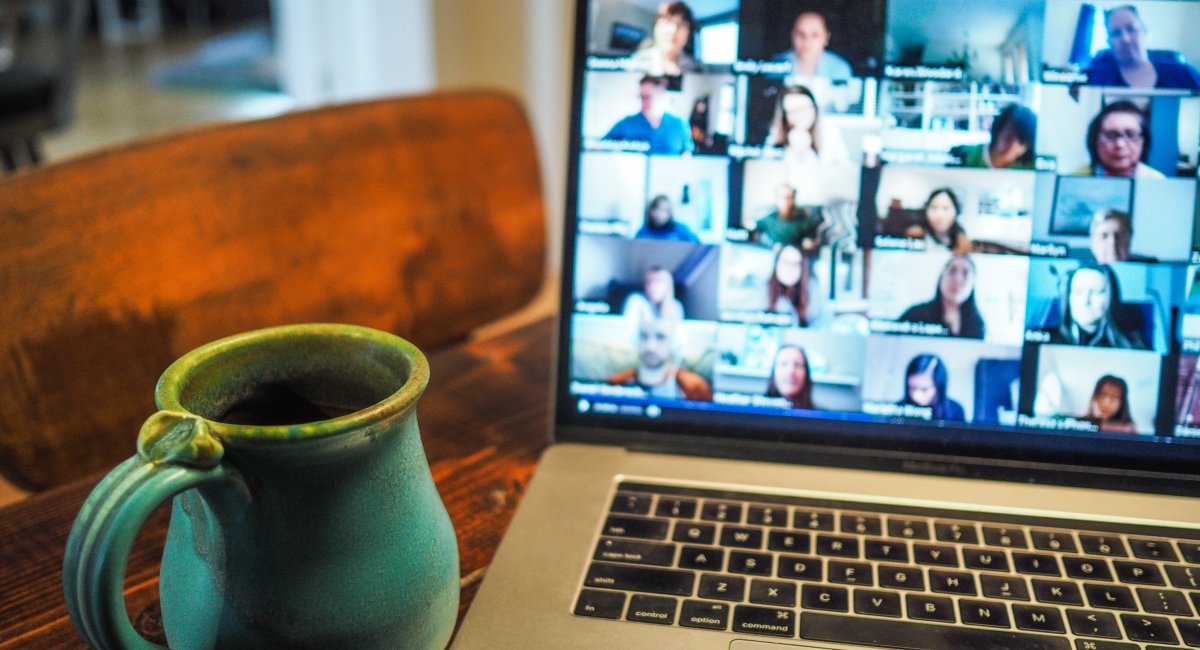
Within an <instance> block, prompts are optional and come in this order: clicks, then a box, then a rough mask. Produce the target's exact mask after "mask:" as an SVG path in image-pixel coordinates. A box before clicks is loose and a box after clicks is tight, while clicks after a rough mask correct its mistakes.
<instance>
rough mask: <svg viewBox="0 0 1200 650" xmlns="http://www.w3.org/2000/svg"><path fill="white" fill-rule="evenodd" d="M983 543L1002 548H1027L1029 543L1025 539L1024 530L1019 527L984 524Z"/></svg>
mask: <svg viewBox="0 0 1200 650" xmlns="http://www.w3.org/2000/svg"><path fill="white" fill-rule="evenodd" d="M983 543H984V544H987V545H988V546H1001V547H1004V548H1029V544H1028V543H1026V541H1025V531H1023V530H1021V529H1020V528H1002V527H999V526H984V527H983Z"/></svg>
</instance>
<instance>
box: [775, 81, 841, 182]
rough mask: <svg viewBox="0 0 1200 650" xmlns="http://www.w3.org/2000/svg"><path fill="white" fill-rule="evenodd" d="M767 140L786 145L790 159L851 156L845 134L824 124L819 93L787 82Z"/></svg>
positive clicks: (786, 156)
mask: <svg viewBox="0 0 1200 650" xmlns="http://www.w3.org/2000/svg"><path fill="white" fill-rule="evenodd" d="M767 144H768V145H769V146H772V147H781V148H783V150H784V155H783V160H784V162H787V163H793V164H797V163H801V164H808V163H815V162H821V163H835V162H845V161H847V160H849V159H850V154H849V152H848V151H847V150H846V143H845V142H843V141H842V138H841V137H840V136H839V135H838V134H837V133H836V132H834V131H829V130H825V129H823V128H822V125H821V121H820V110H819V109H818V108H817V100H816V97H815V96H814V95H813V93H812V91H811V90H809V89H808V88H807V87H805V86H784V87H783V89H781V90H780V91H779V94H778V99H777V100H776V103H775V116H774V118H772V121H771V130H770V132H769V133H768V134H767Z"/></svg>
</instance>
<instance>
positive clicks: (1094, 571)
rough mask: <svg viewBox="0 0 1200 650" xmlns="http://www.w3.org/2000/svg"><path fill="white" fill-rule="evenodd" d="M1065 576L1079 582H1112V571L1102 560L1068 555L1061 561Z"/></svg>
mask: <svg viewBox="0 0 1200 650" xmlns="http://www.w3.org/2000/svg"><path fill="white" fill-rule="evenodd" d="M1062 562H1063V567H1064V568H1065V569H1066V570H1067V576H1069V577H1071V578H1076V579H1079V580H1104V581H1107V582H1112V571H1110V570H1109V569H1108V563H1107V562H1105V561H1104V560H1095V559H1092V558H1086V557H1077V556H1074V555H1068V556H1065V557H1063V559H1062Z"/></svg>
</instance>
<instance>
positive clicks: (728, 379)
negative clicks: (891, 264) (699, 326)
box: [713, 324, 866, 413]
mask: <svg viewBox="0 0 1200 650" xmlns="http://www.w3.org/2000/svg"><path fill="white" fill-rule="evenodd" d="M865 347H866V338H865V337H862V336H854V335H846V334H839V333H836V332H828V331H815V330H803V329H790V328H779V327H764V326H762V325H731V324H722V325H721V326H720V327H719V328H718V331H717V350H718V354H719V356H718V358H717V362H716V364H715V367H714V370H713V374H714V386H715V389H716V394H715V397H714V401H717V402H721V403H725V404H734V405H739V406H754V407H769V408H783V409H807V410H826V411H845V412H851V413H857V412H859V411H861V410H862V408H861V407H862V398H861V390H862V375H863V368H864V364H865V359H864V353H865Z"/></svg>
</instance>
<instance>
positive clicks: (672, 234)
mask: <svg viewBox="0 0 1200 650" xmlns="http://www.w3.org/2000/svg"><path fill="white" fill-rule="evenodd" d="M634 239H656V240H659V241H686V242H691V243H693V244H698V243H700V239H699V238H698V237H696V233H694V232H692V229H691V228H688V227H687V226H686V225H684V224H682V223H679V222H678V221H676V220H675V212H674V209H673V208H672V207H671V199H669V198H667V195H665V194H659V195H658V196H656V197H654V198H653V199H650V203H649V204H647V205H646V214H645V220H644V221H643V222H642V227H641V228H639V229H638V231H637V234H636V235H634Z"/></svg>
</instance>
